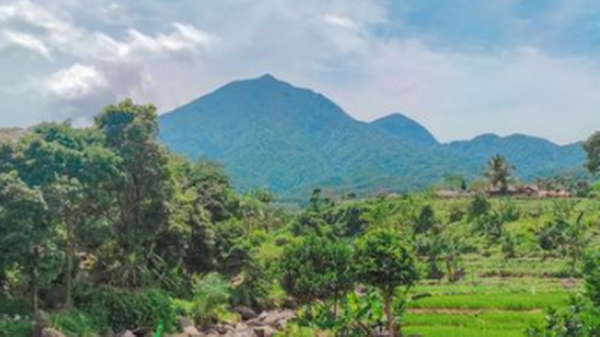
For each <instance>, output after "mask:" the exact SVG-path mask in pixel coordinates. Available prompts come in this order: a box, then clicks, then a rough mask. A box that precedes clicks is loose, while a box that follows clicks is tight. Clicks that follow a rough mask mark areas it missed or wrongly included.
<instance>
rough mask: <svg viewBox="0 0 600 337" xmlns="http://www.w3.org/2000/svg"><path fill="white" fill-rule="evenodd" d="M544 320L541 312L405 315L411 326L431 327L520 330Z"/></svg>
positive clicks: (407, 322)
mask: <svg viewBox="0 0 600 337" xmlns="http://www.w3.org/2000/svg"><path fill="white" fill-rule="evenodd" d="M541 321H542V314H541V313H539V312H527V313H523V312H511V311H506V312H504V311H498V312H483V313H475V314H464V313H463V314H435V315H430V314H414V313H409V314H407V315H406V317H405V324H406V325H409V326H420V327H431V326H446V327H458V328H476V329H480V330H520V331H523V330H525V329H526V328H528V327H530V326H532V325H537V324H539V323H541Z"/></svg>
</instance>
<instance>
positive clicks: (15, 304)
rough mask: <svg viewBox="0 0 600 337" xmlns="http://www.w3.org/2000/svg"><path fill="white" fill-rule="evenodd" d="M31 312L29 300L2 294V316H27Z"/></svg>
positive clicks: (0, 296)
mask: <svg viewBox="0 0 600 337" xmlns="http://www.w3.org/2000/svg"><path fill="white" fill-rule="evenodd" d="M30 312H31V308H30V306H29V303H28V302H27V300H25V299H23V298H12V297H8V296H7V295H5V294H2V293H0V314H3V315H9V316H14V315H19V316H25V315H27V314H29V313H30Z"/></svg>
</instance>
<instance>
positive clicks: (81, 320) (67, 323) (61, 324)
mask: <svg viewBox="0 0 600 337" xmlns="http://www.w3.org/2000/svg"><path fill="white" fill-rule="evenodd" d="M52 324H53V326H54V327H56V329H58V330H59V331H61V332H63V333H65V334H67V335H69V336H78V337H91V336H94V335H95V333H96V332H97V331H99V328H101V327H98V326H94V323H93V320H92V319H90V318H89V317H88V316H87V315H86V314H84V313H83V312H80V311H77V310H72V311H66V312H59V313H55V314H52Z"/></svg>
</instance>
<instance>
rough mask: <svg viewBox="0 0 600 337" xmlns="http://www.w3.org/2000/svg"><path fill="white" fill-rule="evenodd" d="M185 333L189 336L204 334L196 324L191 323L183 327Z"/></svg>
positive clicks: (195, 336)
mask: <svg viewBox="0 0 600 337" xmlns="http://www.w3.org/2000/svg"><path fill="white" fill-rule="evenodd" d="M183 334H184V335H185V336H187V337H200V336H202V335H201V334H200V332H199V331H198V329H196V327H195V326H193V325H190V326H186V327H185V328H183Z"/></svg>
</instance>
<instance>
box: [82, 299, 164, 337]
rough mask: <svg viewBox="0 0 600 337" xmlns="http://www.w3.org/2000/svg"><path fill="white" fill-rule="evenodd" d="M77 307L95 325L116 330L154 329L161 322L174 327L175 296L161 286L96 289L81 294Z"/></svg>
mask: <svg viewBox="0 0 600 337" xmlns="http://www.w3.org/2000/svg"><path fill="white" fill-rule="evenodd" d="M76 306H77V308H79V309H80V310H81V311H82V312H84V313H85V314H86V315H87V317H90V318H91V319H92V320H93V322H94V325H95V326H109V327H111V328H112V329H113V330H114V331H122V330H125V329H136V328H140V327H146V328H154V327H156V326H158V325H159V324H161V323H162V324H164V325H165V326H166V327H167V328H170V327H171V326H173V323H174V320H175V316H174V314H175V313H174V308H173V304H172V301H171V298H170V297H169V296H168V295H167V294H166V293H165V292H163V291H161V290H158V289H143V290H126V289H119V288H102V289H94V290H90V291H87V292H85V293H83V294H80V295H79V296H78V297H77V298H76Z"/></svg>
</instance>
